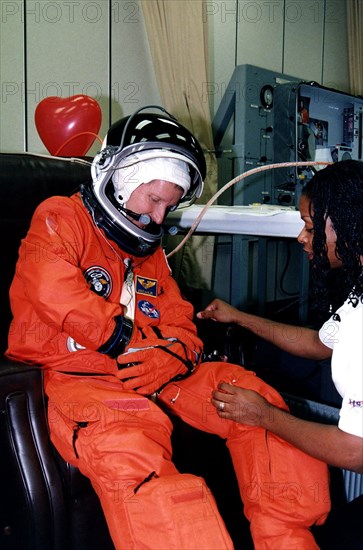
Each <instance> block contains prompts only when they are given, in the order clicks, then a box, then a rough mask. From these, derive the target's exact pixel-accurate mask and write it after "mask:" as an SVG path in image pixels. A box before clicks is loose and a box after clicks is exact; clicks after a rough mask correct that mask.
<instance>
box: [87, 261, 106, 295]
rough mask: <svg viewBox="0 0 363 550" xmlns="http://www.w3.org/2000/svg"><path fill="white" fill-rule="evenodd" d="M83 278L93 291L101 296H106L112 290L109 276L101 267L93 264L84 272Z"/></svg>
mask: <svg viewBox="0 0 363 550" xmlns="http://www.w3.org/2000/svg"><path fill="white" fill-rule="evenodd" d="M83 275H84V278H85V279H86V282H87V284H88V286H89V288H90V290H92V291H93V292H95V293H96V294H97V295H98V296H102V298H105V299H106V298H108V297H109V295H110V294H111V291H112V280H111V276H110V274H109V273H108V271H106V269H104V268H103V267H100V266H97V265H94V266H92V267H89V268H88V269H87V270H86V271H85V272H84V274H83Z"/></svg>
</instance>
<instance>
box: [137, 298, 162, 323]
mask: <svg viewBox="0 0 363 550" xmlns="http://www.w3.org/2000/svg"><path fill="white" fill-rule="evenodd" d="M137 307H138V308H139V310H140V311H141V312H142V313H143V314H144V315H146V316H147V317H151V318H152V319H158V318H159V317H160V313H159V310H158V309H157V308H156V307H155V306H154V305H153V304H151V303H150V302H148V301H147V300H140V302H138V303H137Z"/></svg>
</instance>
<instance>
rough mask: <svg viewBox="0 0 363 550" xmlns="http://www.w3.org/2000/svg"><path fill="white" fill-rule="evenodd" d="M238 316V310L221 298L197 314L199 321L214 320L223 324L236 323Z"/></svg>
mask: <svg viewBox="0 0 363 550" xmlns="http://www.w3.org/2000/svg"><path fill="white" fill-rule="evenodd" d="M238 315H239V312H238V310H237V309H236V308H234V307H233V306H231V305H230V304H227V303H226V302H223V300H219V298H216V299H214V300H213V301H212V302H211V303H210V304H209V305H208V306H207V307H206V308H205V310H204V311H200V312H199V313H197V317H198V318H199V319H212V320H213V321H219V322H221V323H235V322H237V318H238Z"/></svg>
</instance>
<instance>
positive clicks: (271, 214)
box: [167, 205, 309, 321]
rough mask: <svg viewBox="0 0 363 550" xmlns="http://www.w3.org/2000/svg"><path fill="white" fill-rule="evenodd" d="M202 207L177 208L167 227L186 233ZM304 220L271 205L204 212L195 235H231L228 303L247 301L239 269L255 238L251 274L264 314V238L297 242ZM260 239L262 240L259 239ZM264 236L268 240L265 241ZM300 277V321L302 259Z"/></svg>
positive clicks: (245, 276) (302, 314)
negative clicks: (255, 264)
mask: <svg viewBox="0 0 363 550" xmlns="http://www.w3.org/2000/svg"><path fill="white" fill-rule="evenodd" d="M203 208H204V205H193V206H190V207H187V208H178V209H177V210H176V211H175V212H171V213H170V214H169V215H168V218H167V225H168V226H175V227H177V228H178V230H179V232H181V233H187V232H188V230H189V229H190V227H191V226H192V225H193V223H194V221H195V220H196V219H197V217H198V216H199V214H200V213H201V211H202V209H203ZM303 225H304V223H303V221H302V220H301V218H300V213H299V212H298V211H296V210H295V209H292V208H290V207H280V206H273V205H252V206H219V205H212V206H210V207H209V208H208V210H206V212H205V213H204V215H203V217H202V218H201V220H200V222H199V223H198V226H197V227H196V229H195V231H194V232H195V234H212V235H216V236H218V235H226V234H228V235H231V239H232V253H231V256H232V257H231V281H230V285H231V286H230V294H231V300H230V301H231V303H232V304H233V305H235V306H236V307H238V306H240V305H242V306H243V305H244V304H245V303H246V302H247V299H248V296H247V293H248V287H249V277H250V276H251V274H250V273H248V269H245V268H241V266H245V265H246V263H248V260H247V258H248V255H249V245H250V237H258V238H259V239H258V270H257V274H255V275H253V276H254V277H255V278H256V280H257V281H258V283H257V284H258V299H259V304H258V306H259V312H260V313H263V312H264V305H265V302H266V283H267V281H266V279H267V276H266V273H267V240H268V239H267V238H268V237H271V238H277V239H285V238H287V239H296V238H297V236H298V234H299V233H300V231H301V229H302V228H303ZM260 237H261V238H260ZM266 237H267V238H266ZM297 270H298V271H299V278H300V295H299V318H300V321H304V320H305V319H306V317H307V289H308V281H309V268H308V262H307V260H306V258H305V257H304V255H302V256H301V262H300V265H298V266H297Z"/></svg>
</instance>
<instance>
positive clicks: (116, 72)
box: [0, 0, 349, 154]
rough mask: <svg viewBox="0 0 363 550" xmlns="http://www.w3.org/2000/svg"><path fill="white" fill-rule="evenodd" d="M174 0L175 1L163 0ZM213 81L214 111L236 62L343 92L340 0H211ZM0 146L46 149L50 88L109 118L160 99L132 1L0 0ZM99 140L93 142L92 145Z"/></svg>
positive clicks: (207, 7)
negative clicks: (39, 115)
mask: <svg viewBox="0 0 363 550" xmlns="http://www.w3.org/2000/svg"><path fill="white" fill-rule="evenodd" d="M167 1H172V0H167ZM203 7H204V10H203V17H204V18H205V19H206V20H207V21H208V25H209V47H210V67H209V75H210V77H209V78H210V80H209V81H208V82H206V83H205V86H204V89H203V90H202V91H201V93H202V94H203V96H204V98H205V100H207V99H209V100H210V103H211V111H212V115H213V114H214V113H215V112H216V110H217V108H218V105H219V102H220V100H221V98H222V97H223V93H224V90H225V88H226V86H227V84H228V82H229V79H230V77H231V76H232V73H233V70H234V67H235V66H236V65H239V64H246V63H248V64H252V65H257V66H259V67H263V68H266V69H270V70H273V71H277V72H283V73H286V74H290V75H296V77H297V78H304V79H307V80H316V81H317V82H319V83H321V84H324V85H327V86H332V87H335V88H337V89H340V90H343V91H349V87H348V68H347V58H348V53H347V30H346V15H345V9H346V1H345V0H254V1H253V0H214V1H207V0H206V1H205V2H204V6H203ZM0 8H1V13H0V24H1V29H0V31H1V44H0V45H1V59H0V61H1V98H0V122H1V133H0V149H1V151H22V150H29V151H31V152H46V150H45V147H44V145H43V144H42V142H41V140H40V138H39V136H38V134H37V131H36V128H35V124H34V111H35V108H36V105H37V104H38V103H39V102H40V101H41V100H42V99H43V98H44V97H48V96H53V95H57V96H62V97H68V96H70V95H75V94H79V93H84V94H87V95H90V96H92V97H94V98H95V99H97V101H98V102H99V103H100V105H101V108H102V112H103V124H102V129H101V131H100V134H101V135H104V133H105V132H106V130H107V128H108V126H109V124H110V121H112V120H115V119H117V118H119V117H120V116H123V115H127V114H130V113H131V112H133V111H134V110H136V109H138V108H139V107H142V106H143V105H146V104H150V103H160V96H159V93H158V90H157V85H156V82H155V76H154V71H153V67H152V61H151V57H150V53H149V49H148V43H147V37H146V33H145V27H144V22H143V16H142V10H141V6H140V3H139V1H138V0H131V1H129V0H49V1H48V0H9V1H8V0H0ZM96 149H97V142H96V144H95V145H94V146H93V148H92V149H91V151H90V154H92V153H93V152H94V151H95V150H96Z"/></svg>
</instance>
